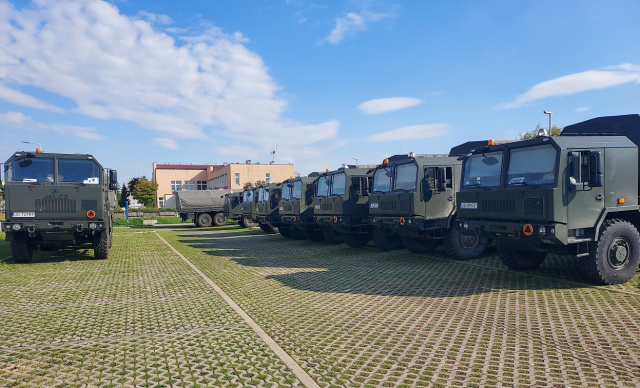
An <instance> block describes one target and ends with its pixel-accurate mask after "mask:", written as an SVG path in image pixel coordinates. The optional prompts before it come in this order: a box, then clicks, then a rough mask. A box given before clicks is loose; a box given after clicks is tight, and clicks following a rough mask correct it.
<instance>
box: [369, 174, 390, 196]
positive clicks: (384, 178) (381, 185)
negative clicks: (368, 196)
mask: <svg viewBox="0 0 640 388" xmlns="http://www.w3.org/2000/svg"><path fill="white" fill-rule="evenodd" d="M392 176H393V169H391V168H389V167H386V168H385V167H381V168H378V169H376V172H375V173H374V174H373V191H372V193H374V194H375V193H388V192H390V191H391V177H392Z"/></svg>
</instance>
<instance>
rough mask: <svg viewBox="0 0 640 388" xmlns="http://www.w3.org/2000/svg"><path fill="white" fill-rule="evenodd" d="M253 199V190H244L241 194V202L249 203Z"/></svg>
mask: <svg viewBox="0 0 640 388" xmlns="http://www.w3.org/2000/svg"><path fill="white" fill-rule="evenodd" d="M252 201H253V190H245V191H244V193H243V194H242V203H251V202H252Z"/></svg>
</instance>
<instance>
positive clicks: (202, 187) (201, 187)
mask: <svg viewBox="0 0 640 388" xmlns="http://www.w3.org/2000/svg"><path fill="white" fill-rule="evenodd" d="M196 184H197V189H198V190H206V189H207V181H197V182H196Z"/></svg>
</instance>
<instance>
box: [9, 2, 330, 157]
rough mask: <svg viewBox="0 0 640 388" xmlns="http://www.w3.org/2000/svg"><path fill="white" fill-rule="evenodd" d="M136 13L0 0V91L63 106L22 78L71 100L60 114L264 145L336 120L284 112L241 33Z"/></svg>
mask: <svg viewBox="0 0 640 388" xmlns="http://www.w3.org/2000/svg"><path fill="white" fill-rule="evenodd" d="M139 15H141V16H137V17H128V16H125V15H122V14H120V12H119V10H118V8H117V7H116V6H115V5H113V4H111V3H108V2H105V1H102V0H39V1H37V2H35V3H33V5H31V6H29V7H28V8H25V9H24V10H17V9H15V8H14V7H13V5H11V3H8V2H6V1H4V0H0V86H1V85H4V86H2V88H3V89H0V99H3V100H5V101H9V102H11V103H14V104H19V105H22V106H28V107H31V108H38V109H46V110H51V111H54V112H63V110H62V109H60V108H58V107H56V106H54V105H51V103H50V102H43V101H40V100H38V99H37V98H35V97H33V96H29V95H26V94H24V93H22V92H20V91H18V90H17V89H18V87H20V86H23V85H28V86H29V87H31V88H34V89H36V90H37V89H41V90H44V91H46V92H47V93H49V94H54V95H58V96H61V97H64V98H65V99H66V100H71V101H73V102H74V103H75V104H76V105H77V108H74V109H73V110H71V111H69V110H67V111H66V113H75V114H80V115H84V116H88V117H91V118H96V119H102V120H111V119H115V120H124V121H128V122H133V123H136V124H138V125H139V126H141V127H143V128H147V129H150V130H154V131H158V132H160V133H161V134H162V136H160V137H159V139H164V138H166V139H179V138H194V139H206V138H208V137H210V136H215V137H219V136H220V135H223V136H227V137H230V138H236V139H243V140H246V141H249V142H252V143H255V144H256V145H258V146H259V147H262V148H268V147H270V146H271V143H272V141H273V139H276V141H279V140H278V139H283V140H282V141H283V142H286V141H290V142H291V141H293V139H295V140H296V141H299V142H300V144H299V145H300V146H304V145H309V144H311V143H313V142H315V141H318V139H326V138H327V137H331V136H335V134H336V133H337V127H338V124H337V122H336V121H329V122H327V123H320V124H317V125H313V124H306V123H297V122H291V121H290V120H287V119H286V118H284V117H283V114H284V112H285V110H286V108H287V104H288V102H287V101H286V100H285V99H283V98H282V97H280V96H278V92H279V90H280V86H279V85H278V84H277V83H276V82H275V80H274V79H273V78H271V76H270V75H269V73H268V69H267V67H266V65H265V64H264V62H263V61H262V59H261V58H260V57H259V56H258V55H257V54H255V53H254V52H252V51H250V50H249V49H247V47H246V46H245V45H244V44H245V43H247V42H248V39H247V38H246V37H245V36H243V35H242V34H241V33H240V32H236V33H232V34H227V33H225V32H223V31H222V30H221V29H220V28H217V27H209V28H208V29H207V30H205V31H203V32H200V33H197V34H194V33H191V34H187V33H186V32H184V33H183V34H184V35H181V36H179V37H177V38H174V37H172V36H170V35H167V34H166V33H164V32H161V31H159V30H156V29H154V26H153V25H152V23H150V22H148V21H146V20H142V19H141V17H143V18H146V19H148V20H151V21H153V23H160V24H166V23H170V22H171V20H170V19H169V18H167V17H164V16H163V15H156V14H151V13H148V12H141V13H140V14H139ZM173 31H174V32H180V31H182V30H180V29H179V28H175V29H173ZM14 85H15V88H13V86H14ZM21 90H22V89H21ZM174 141H175V140H174ZM176 144H177V143H176ZM262 144H267V145H266V146H262ZM164 145H165V146H166V145H169V146H171V145H172V143H168V142H165V143H164Z"/></svg>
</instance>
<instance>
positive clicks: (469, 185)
mask: <svg viewBox="0 0 640 388" xmlns="http://www.w3.org/2000/svg"><path fill="white" fill-rule="evenodd" d="M464 187H465V188H466V187H479V188H481V189H482V190H491V187H494V186H482V183H469V184H467V185H464Z"/></svg>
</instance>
